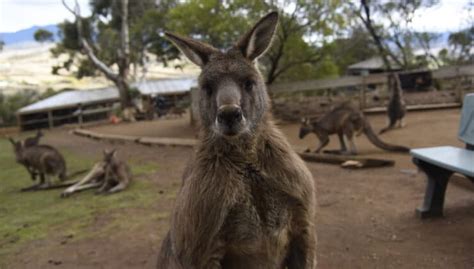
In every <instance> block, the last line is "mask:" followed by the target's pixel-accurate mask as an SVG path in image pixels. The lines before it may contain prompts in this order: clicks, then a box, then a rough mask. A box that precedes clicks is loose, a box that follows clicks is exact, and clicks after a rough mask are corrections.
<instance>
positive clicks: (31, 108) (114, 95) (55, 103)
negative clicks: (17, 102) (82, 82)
mask: <svg viewBox="0 0 474 269" xmlns="http://www.w3.org/2000/svg"><path fill="white" fill-rule="evenodd" d="M118 98H119V94H118V91H117V89H116V88H114V87H109V88H101V89H94V90H82V91H67V92H62V93H58V94H56V95H53V96H51V97H49V98H46V99H44V100H41V101H38V102H36V103H33V104H31V105H28V106H25V107H23V108H21V109H20V110H18V113H19V114H25V113H31V112H36V111H42V110H50V109H55V108H61V107H69V106H77V105H79V104H90V103H94V102H100V101H105V100H113V99H118Z"/></svg>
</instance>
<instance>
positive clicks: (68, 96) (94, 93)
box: [17, 77, 197, 114]
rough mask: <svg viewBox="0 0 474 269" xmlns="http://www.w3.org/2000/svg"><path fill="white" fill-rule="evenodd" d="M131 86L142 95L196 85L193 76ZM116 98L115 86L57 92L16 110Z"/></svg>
mask: <svg viewBox="0 0 474 269" xmlns="http://www.w3.org/2000/svg"><path fill="white" fill-rule="evenodd" d="M130 86H131V87H136V88H137V89H138V91H139V92H140V93H141V94H143V95H158V94H172V93H185V92H189V91H190V89H191V87H195V86H197V80H196V78H195V77H187V78H179V79H164V80H151V81H142V82H137V83H132V84H131V85H130ZM114 99H116V100H118V99H119V94H118V91H117V88H115V87H108V88H101V89H94V90H80V91H79V90H78V91H68V92H62V93H58V94H56V95H54V96H51V97H49V98H46V99H44V100H41V101H39V102H36V103H33V104H31V105H28V106H26V107H23V108H21V109H20V110H18V111H17V113H19V114H26V113H32V112H37V111H44V110H51V109H58V108H63V107H70V106H77V105H78V104H83V105H85V104H90V103H95V102H101V101H107V100H114Z"/></svg>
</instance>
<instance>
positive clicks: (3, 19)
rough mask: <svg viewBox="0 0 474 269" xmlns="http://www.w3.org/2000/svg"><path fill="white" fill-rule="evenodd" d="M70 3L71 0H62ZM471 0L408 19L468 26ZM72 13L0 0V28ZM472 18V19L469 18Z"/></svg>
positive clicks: (84, 0) (425, 26)
mask: <svg viewBox="0 0 474 269" xmlns="http://www.w3.org/2000/svg"><path fill="white" fill-rule="evenodd" d="M66 1H67V2H68V3H70V4H71V6H72V5H73V3H74V0H66ZM472 1H473V0H441V3H440V4H439V5H438V6H436V7H433V8H430V9H428V10H420V12H418V14H416V16H415V19H414V21H413V23H412V25H413V28H414V29H415V30H420V31H430V32H445V31H455V30H458V29H461V28H465V27H467V26H468V18H469V17H471V18H472V17H473V16H474V15H473V10H472V9H471V10H469V9H467V6H468V3H469V2H471V3H472ZM78 2H79V4H80V6H81V12H82V15H88V14H89V13H90V12H89V6H88V3H89V0H78ZM64 19H69V20H72V15H71V14H70V13H69V12H68V11H67V10H66V9H65V8H64V7H63V5H62V3H61V0H0V32H15V31H18V30H21V29H25V28H29V27H31V26H34V25H38V26H43V25H48V24H56V23H59V22H62V21H63V20H64ZM471 22H472V20H471Z"/></svg>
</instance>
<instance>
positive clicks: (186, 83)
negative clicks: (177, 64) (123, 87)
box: [133, 77, 197, 95]
mask: <svg viewBox="0 0 474 269" xmlns="http://www.w3.org/2000/svg"><path fill="white" fill-rule="evenodd" d="M133 86H134V87H137V88H138V91H139V92H140V93H141V94H143V95H158V94H171V93H184V92H189V91H190V89H191V88H192V87H196V86H197V79H196V78H195V77H189V78H181V79H163V80H151V81H150V80H148V81H142V82H138V83H134V84H133Z"/></svg>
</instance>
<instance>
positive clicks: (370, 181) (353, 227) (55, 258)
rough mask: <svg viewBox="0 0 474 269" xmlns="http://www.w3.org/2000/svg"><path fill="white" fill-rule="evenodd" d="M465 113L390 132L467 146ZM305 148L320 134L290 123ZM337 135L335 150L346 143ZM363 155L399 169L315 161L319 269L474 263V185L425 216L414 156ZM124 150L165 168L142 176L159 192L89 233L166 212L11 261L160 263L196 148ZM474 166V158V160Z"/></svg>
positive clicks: (79, 149)
mask: <svg viewBox="0 0 474 269" xmlns="http://www.w3.org/2000/svg"><path fill="white" fill-rule="evenodd" d="M459 116H460V114H459V110H456V109H453V110H437V111H430V112H412V113H409V114H408V117H407V120H406V122H407V126H406V127H405V128H403V129H398V130H394V131H392V132H389V133H387V134H386V135H383V136H382V138H383V139H384V140H386V141H387V142H392V143H398V144H402V145H406V146H409V147H426V146H437V145H453V146H462V144H461V143H460V142H459V141H458V140H457V130H458V122H459ZM369 119H370V121H371V122H372V125H373V126H374V129H376V130H379V129H380V128H382V127H383V126H384V124H385V116H384V115H375V116H370V117H369ZM281 127H282V129H283V130H284V132H285V133H286V135H287V136H288V138H289V140H290V141H291V143H292V144H293V145H294V146H295V148H297V149H299V150H303V149H306V148H307V147H311V148H314V147H315V142H316V140H315V137H314V136H308V137H307V138H305V139H304V140H299V139H297V133H298V128H299V127H298V125H284V126H281ZM94 130H95V131H102V132H108V133H118V134H130V135H146V136H167V137H193V136H194V135H195V131H194V130H193V129H192V128H190V127H189V126H188V120H187V118H182V119H179V120H163V121H154V122H138V123H133V124H121V125H117V126H101V127H96V128H94ZM336 140H337V139H336V138H333V139H332V141H331V144H330V145H329V146H328V148H336V147H338V145H337V143H336ZM45 142H46V143H51V144H54V145H56V146H58V147H59V148H60V149H63V150H70V151H73V152H74V153H77V154H80V155H82V156H85V157H90V158H96V156H97V155H96V154H97V151H98V150H101V149H103V148H106V147H107V148H110V147H111V145H110V144H107V143H102V142H99V141H94V140H90V139H87V138H81V137H76V136H73V135H70V134H69V133H68V132H67V131H64V130H55V131H52V132H48V133H47V135H46V140H45ZM356 144H357V145H358V149H359V152H360V154H361V155H363V156H371V157H383V158H388V159H393V160H395V161H396V165H395V166H394V167H388V168H377V169H367V170H344V169H342V168H340V167H338V166H335V165H327V164H319V163H308V166H309V168H310V170H311V171H312V173H313V175H314V179H315V182H316V186H317V200H318V205H317V216H316V224H317V225H316V229H317V235H318V250H317V252H318V253H317V254H318V268H467V269H472V268H474V255H473V253H474V252H473V249H474V195H473V194H474V189H473V188H472V187H471V185H472V184H465V182H466V180H465V179H462V178H456V179H455V180H454V181H455V184H450V185H449V187H448V190H447V194H446V204H445V215H446V217H445V218H441V219H435V220H420V219H418V218H416V217H415V214H414V212H415V208H416V207H417V206H419V205H421V203H422V200H423V196H424V188H425V176H424V175H423V174H421V173H416V167H415V166H414V165H413V164H412V163H411V159H410V156H409V155H408V154H394V153H387V152H383V151H381V150H379V149H377V148H375V147H374V146H372V145H370V144H369V142H368V141H367V139H366V138H365V137H359V138H357V140H356ZM114 146H115V147H117V148H118V149H119V151H120V152H121V154H122V156H125V157H126V158H134V159H138V160H143V161H144V162H153V163H156V165H157V166H158V167H159V168H160V169H158V170H157V171H156V172H155V173H154V174H152V175H147V176H146V177H141V178H139V180H148V181H151V182H153V183H154V184H155V185H156V187H157V190H159V191H158V193H157V194H156V201H155V202H154V205H153V206H152V207H151V208H145V207H144V208H143V209H140V208H138V209H137V208H135V209H133V210H132V209H127V208H123V209H120V210H118V211H114V212H113V213H111V214H109V215H104V216H95V218H94V220H93V222H92V224H91V225H90V226H88V227H85V229H86V230H88V231H89V230H90V231H94V230H97V229H100V227H102V226H103V225H105V224H106V223H107V222H110V221H112V220H113V218H114V215H115V214H126V215H127V216H129V218H128V219H129V221H130V222H134V220H135V218H138V217H143V216H147V215H150V216H151V215H153V214H155V213H156V212H160V213H161V216H162V217H160V218H151V217H150V221H147V222H145V223H141V224H140V225H138V226H131V227H132V228H130V226H124V227H127V228H121V226H120V225H119V226H118V227H117V229H116V231H114V232H113V233H107V234H104V235H101V234H98V235H97V236H96V237H94V238H86V239H78V240H72V241H71V242H68V241H67V239H65V238H64V237H62V236H59V235H54V234H53V235H51V236H49V237H48V238H47V239H43V240H37V241H34V242H32V243H30V244H27V245H25V246H23V247H22V248H21V249H20V250H19V251H18V252H16V253H14V254H13V255H11V257H10V258H9V261H8V263H7V264H8V268H155V257H156V253H157V251H158V249H159V245H160V242H161V238H162V237H163V235H164V233H165V232H166V230H167V229H168V216H169V213H170V211H171V210H172V207H173V202H174V197H175V196H174V195H173V194H175V193H176V191H177V189H178V187H179V185H180V175H181V171H182V170H183V167H184V165H185V162H186V159H187V158H188V156H189V155H190V154H191V153H192V149H190V148H178V147H176V148H171V147H146V146H142V145H135V144H116V145H114ZM473 165H474V164H473ZM128 191H133V188H131V189H130V190H128Z"/></svg>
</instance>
